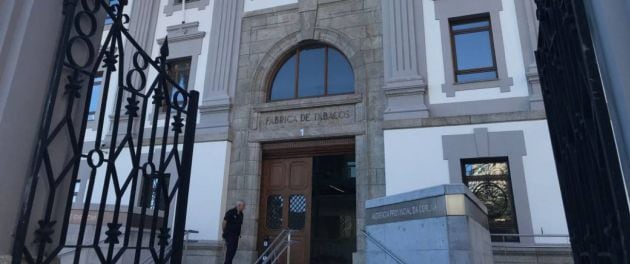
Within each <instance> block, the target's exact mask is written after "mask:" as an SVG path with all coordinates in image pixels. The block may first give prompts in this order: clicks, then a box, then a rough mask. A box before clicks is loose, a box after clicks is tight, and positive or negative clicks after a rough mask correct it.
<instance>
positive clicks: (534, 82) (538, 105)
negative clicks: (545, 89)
mask: <svg viewBox="0 0 630 264" xmlns="http://www.w3.org/2000/svg"><path fill="white" fill-rule="evenodd" d="M526 76H527V83H528V84H529V108H530V110H543V111H544V110H545V104H544V102H543V97H542V91H541V89H540V76H539V75H538V70H536V69H535V68H533V69H529V70H528V71H527V73H526Z"/></svg>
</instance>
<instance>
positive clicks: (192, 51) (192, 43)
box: [157, 22, 206, 116]
mask: <svg viewBox="0 0 630 264" xmlns="http://www.w3.org/2000/svg"><path fill="white" fill-rule="evenodd" d="M198 27H199V22H191V23H185V24H177V25H173V26H168V27H167V29H166V30H167V32H168V33H167V36H168V48H169V56H168V60H169V61H171V60H177V59H182V58H187V57H190V75H189V76H188V90H195V81H196V79H197V66H198V65H199V56H200V55H201V51H202V48H203V39H204V37H205V36H206V32H204V31H199V30H198ZM164 40H165V38H160V39H158V40H157V43H158V45H160V46H161V45H162V44H163V43H164ZM197 90H198V91H199V90H200V89H197ZM163 115H164V113H163V112H161V113H160V116H163Z"/></svg>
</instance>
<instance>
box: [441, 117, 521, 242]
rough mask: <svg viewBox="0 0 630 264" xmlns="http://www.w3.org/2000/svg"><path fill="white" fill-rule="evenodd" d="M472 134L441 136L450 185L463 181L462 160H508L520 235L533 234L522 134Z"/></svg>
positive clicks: (482, 130)
mask: <svg viewBox="0 0 630 264" xmlns="http://www.w3.org/2000/svg"><path fill="white" fill-rule="evenodd" d="M473 131H474V132H473V133H472V134H466V135H445V136H442V148H443V152H444V160H447V161H448V169H449V175H450V180H451V183H462V182H463V179H462V175H463V174H462V166H461V160H462V159H469V158H480V157H508V161H509V168H510V180H511V182H512V191H513V192H514V207H515V209H516V219H517V221H518V231H519V233H520V234H533V227H532V220H531V213H530V212H531V211H530V209H529V200H528V198H527V185H526V182H525V170H524V165H523V156H526V155H527V150H526V147H525V135H524V134H523V131H503V132H488V129H487V128H475V129H474V130H473ZM532 242H533V238H528V237H523V238H521V241H520V243H524V244H528V243H532Z"/></svg>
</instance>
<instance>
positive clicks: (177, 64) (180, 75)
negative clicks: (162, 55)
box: [162, 57, 191, 112]
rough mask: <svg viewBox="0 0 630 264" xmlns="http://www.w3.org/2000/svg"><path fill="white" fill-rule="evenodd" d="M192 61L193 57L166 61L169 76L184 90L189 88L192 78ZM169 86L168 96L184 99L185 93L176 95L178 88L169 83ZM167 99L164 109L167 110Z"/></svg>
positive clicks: (173, 98)
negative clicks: (189, 81)
mask: <svg viewBox="0 0 630 264" xmlns="http://www.w3.org/2000/svg"><path fill="white" fill-rule="evenodd" d="M190 62H191V57H186V58H179V59H173V60H169V61H167V62H166V67H167V71H168V76H169V77H171V79H172V80H173V81H175V82H177V84H178V85H179V87H181V88H183V89H184V90H188V80H189V78H190ZM167 87H168V94H169V95H168V96H169V99H170V100H176V101H181V100H183V97H182V96H183V95H181V94H179V97H176V96H177V95H178V94H177V93H176V89H175V88H174V87H173V86H172V85H171V84H170V83H167ZM166 102H167V101H166V99H165V100H164V105H163V106H164V107H163V108H162V111H163V112H165V111H166V109H167V107H166Z"/></svg>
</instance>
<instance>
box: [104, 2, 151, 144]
mask: <svg viewBox="0 0 630 264" xmlns="http://www.w3.org/2000/svg"><path fill="white" fill-rule="evenodd" d="M126 8H129V19H130V21H129V26H128V29H129V33H130V35H131V36H133V38H134V40H135V41H136V42H137V43H138V45H140V47H141V48H142V49H144V51H145V52H146V53H147V54H149V56H151V55H152V50H153V41H154V39H155V29H156V25H157V19H158V13H159V10H160V3H159V1H133V2H132V5H131V6H130V7H126ZM124 51H125V58H124V59H125V68H124V70H123V73H124V74H125V77H126V74H127V73H128V72H129V71H130V70H131V69H132V68H133V67H134V66H133V57H134V54H135V53H136V52H137V51H138V49H136V48H135V47H134V46H133V45H131V44H129V45H125V47H124ZM144 74H145V76H148V69H147V70H144ZM131 82H132V83H133V85H134V87H136V86H138V85H140V77H139V76H138V75H137V74H135V75H133V76H132V77H131ZM111 84H114V82H111ZM111 84H110V85H111ZM114 86H115V85H114ZM114 86H112V87H114ZM146 88H147V87H145V89H146ZM102 96H107V95H105V94H104V95H102ZM112 98H114V97H112ZM111 100H114V99H111ZM108 118H109V119H110V120H111V121H112V122H111V124H112V125H113V121H114V115H113V114H110V115H108ZM127 122H128V119H127V116H121V118H120V120H119V122H118V124H119V126H121V129H119V130H118V131H120V133H123V131H125V130H126V129H125V127H126V126H127ZM135 125H138V124H135ZM111 132H112V131H111V130H110V131H109V133H108V138H110V137H111V135H110V134H111ZM108 140H109V139H108Z"/></svg>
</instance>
